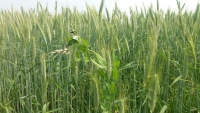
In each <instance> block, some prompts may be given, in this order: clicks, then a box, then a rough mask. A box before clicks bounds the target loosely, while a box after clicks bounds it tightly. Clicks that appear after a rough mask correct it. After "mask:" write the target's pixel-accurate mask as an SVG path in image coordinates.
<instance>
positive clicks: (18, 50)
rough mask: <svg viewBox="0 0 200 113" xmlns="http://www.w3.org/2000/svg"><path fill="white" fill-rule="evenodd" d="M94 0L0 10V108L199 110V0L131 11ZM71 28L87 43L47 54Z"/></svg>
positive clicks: (28, 112)
mask: <svg viewBox="0 0 200 113" xmlns="http://www.w3.org/2000/svg"><path fill="white" fill-rule="evenodd" d="M100 5H101V7H100V9H98V10H96V9H95V8H93V7H89V6H87V11H82V12H78V11H77V10H76V8H74V9H73V10H70V9H69V8H63V10H62V13H55V14H50V13H49V12H48V10H46V9H45V8H42V7H41V5H40V4H38V8H37V9H31V10H30V11H28V12H27V11H24V10H23V8H22V10H21V12H15V11H5V10H4V11H1V13H0V112H1V113H11V112H13V113H38V112H42V113H48V112H55V113H102V112H104V113H118V112H119V113H149V112H155V113H158V112H161V113H164V112H166V113H184V112H185V113H189V112H191V113H198V112H200V96H199V95H200V91H199V90H200V77H199V76H200V70H199V66H200V64H199V62H200V39H199V36H200V17H199V14H200V12H199V6H200V5H197V7H196V11H195V12H182V9H183V8H184V5H183V6H181V5H180V3H179V2H178V1H177V7H178V8H179V12H178V13H175V12H172V11H170V10H168V11H167V13H163V12H162V10H160V9H159V5H157V10H153V9H152V8H149V9H146V8H145V7H144V8H143V9H141V10H140V11H138V10H130V14H128V15H129V16H128V15H127V14H126V13H124V12H121V11H120V9H118V8H117V4H116V7H115V9H114V10H113V13H112V14H109V13H108V11H107V10H106V9H105V8H103V1H102V3H101V4H100ZM56 9H57V7H56V6H55V10H56ZM103 10H105V11H106V13H105V14H104V13H102V11H103ZM70 28H73V29H75V30H76V32H75V33H76V35H78V36H80V37H81V38H82V39H83V40H84V41H85V44H86V46H87V47H86V48H84V47H83V48H82V46H79V45H77V44H74V45H72V46H70V47H68V49H69V50H67V52H68V51H69V52H70V53H69V54H63V53H62V52H60V53H55V54H53V55H51V54H50V53H51V52H52V51H54V50H57V49H62V48H64V47H66V45H67V43H68V42H69V41H70V38H72V34H70V32H69V29H70Z"/></svg>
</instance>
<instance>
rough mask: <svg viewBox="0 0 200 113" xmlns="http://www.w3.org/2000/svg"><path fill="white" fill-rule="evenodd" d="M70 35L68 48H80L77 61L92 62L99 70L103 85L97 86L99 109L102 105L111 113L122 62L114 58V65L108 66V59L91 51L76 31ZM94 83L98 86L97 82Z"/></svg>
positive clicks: (77, 51) (72, 31) (98, 73)
mask: <svg viewBox="0 0 200 113" xmlns="http://www.w3.org/2000/svg"><path fill="white" fill-rule="evenodd" d="M70 33H71V34H72V36H73V37H72V38H70V39H69V42H68V44H67V47H70V46H72V45H75V46H76V47H77V48H78V49H77V50H76V51H75V52H76V53H75V54H76V58H75V61H77V62H78V61H80V60H83V61H84V62H85V63H88V62H91V63H92V64H94V66H95V67H96V68H97V76H98V78H99V79H100V84H101V85H96V86H97V87H96V95H97V102H96V104H97V108H98V106H99V104H100V107H101V109H102V110H103V112H111V111H112V107H113V105H114V101H115V97H116V93H117V82H118V78H119V74H118V67H119V65H120V61H119V60H117V58H115V57H114V58H112V61H113V64H108V63H109V62H108V61H107V60H106V58H103V57H102V56H101V55H99V54H98V53H96V52H95V51H93V50H91V49H89V44H88V41H87V40H86V39H84V38H81V37H79V36H77V35H75V30H73V29H70ZM113 56H114V55H113ZM108 66H109V67H108ZM110 70H112V71H111V74H109V72H110ZM94 83H96V84H98V83H97V82H94ZM99 93H100V94H99ZM99 95H100V97H99Z"/></svg>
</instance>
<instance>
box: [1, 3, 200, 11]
mask: <svg viewBox="0 0 200 113" xmlns="http://www.w3.org/2000/svg"><path fill="white" fill-rule="evenodd" d="M55 1H56V0H0V10H11V8H12V7H13V9H14V10H16V11H20V10H21V7H23V8H24V9H25V10H26V11H28V10H29V9H30V8H32V9H34V8H36V7H37V2H40V3H41V4H42V6H43V8H45V7H46V6H48V9H49V11H50V12H52V13H54V11H55V10H54V9H55V8H54V7H55ZM179 1H180V3H181V5H183V4H184V3H185V8H184V9H185V10H187V11H194V10H195V9H196V6H197V4H198V3H200V0H179ZM86 3H87V4H88V5H89V6H94V7H96V9H97V10H98V9H99V7H100V4H101V0H57V5H58V11H61V8H62V7H70V8H71V9H73V7H76V8H77V9H78V10H80V11H86ZM115 3H117V6H118V7H119V9H120V10H122V11H124V12H127V13H128V12H129V9H130V8H132V9H133V10H135V7H136V6H137V8H138V9H141V8H143V5H144V6H145V8H147V9H148V7H150V5H151V4H152V6H153V8H154V9H156V4H157V0H105V4H104V6H105V7H106V8H107V9H108V10H109V11H110V12H112V10H113V9H114V7H115ZM159 4H160V8H161V9H162V10H163V11H164V12H166V11H167V9H170V10H172V11H177V10H178V7H177V3H176V0H159Z"/></svg>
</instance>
